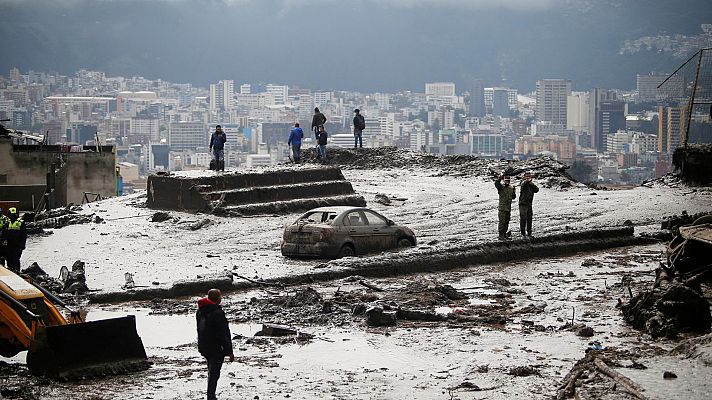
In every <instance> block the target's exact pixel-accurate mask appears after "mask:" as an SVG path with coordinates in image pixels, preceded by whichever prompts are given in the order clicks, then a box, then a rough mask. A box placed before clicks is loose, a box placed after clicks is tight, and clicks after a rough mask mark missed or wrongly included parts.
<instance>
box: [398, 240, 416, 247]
mask: <svg viewBox="0 0 712 400" xmlns="http://www.w3.org/2000/svg"><path fill="white" fill-rule="evenodd" d="M412 245H413V242H412V241H411V240H410V239H408V238H400V239H398V247H399V248H401V247H410V246H412Z"/></svg>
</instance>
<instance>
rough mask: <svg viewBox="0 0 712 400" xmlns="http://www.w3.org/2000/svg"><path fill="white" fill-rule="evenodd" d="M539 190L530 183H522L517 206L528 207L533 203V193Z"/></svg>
mask: <svg viewBox="0 0 712 400" xmlns="http://www.w3.org/2000/svg"><path fill="white" fill-rule="evenodd" d="M538 191H539V188H538V187H537V186H536V185H535V184H533V183H532V182H527V181H523V182H522V187H521V188H520V189H519V205H520V206H530V205H532V201H534V193H536V192H538Z"/></svg>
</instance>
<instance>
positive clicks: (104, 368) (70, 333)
mask: <svg viewBox="0 0 712 400" xmlns="http://www.w3.org/2000/svg"><path fill="white" fill-rule="evenodd" d="M148 367H149V362H148V360H147V358H146V351H145V350H144V348H143V342H142V341H141V338H140V337H139V336H138V333H137V332H136V318H135V317H134V316H133V315H129V316H126V317H121V318H111V319H104V320H99V321H91V322H83V323H77V324H68V325H56V326H47V327H44V326H42V327H38V329H37V333H36V335H35V339H34V340H33V341H32V343H31V345H30V348H29V350H28V352H27V368H28V369H29V370H30V372H31V373H32V374H34V375H44V376H48V377H52V378H57V379H81V378H89V377H99V376H105V375H114V374H121V373H125V372H130V371H138V370H144V369H147V368H148Z"/></svg>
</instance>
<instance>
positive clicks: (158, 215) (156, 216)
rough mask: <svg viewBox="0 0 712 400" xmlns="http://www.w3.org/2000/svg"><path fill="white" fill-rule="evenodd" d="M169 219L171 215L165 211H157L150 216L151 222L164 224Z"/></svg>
mask: <svg viewBox="0 0 712 400" xmlns="http://www.w3.org/2000/svg"><path fill="white" fill-rule="evenodd" d="M169 219H171V215H170V214H169V213H167V212H165V211H157V212H155V213H153V215H152V216H151V222H164V221H168V220H169Z"/></svg>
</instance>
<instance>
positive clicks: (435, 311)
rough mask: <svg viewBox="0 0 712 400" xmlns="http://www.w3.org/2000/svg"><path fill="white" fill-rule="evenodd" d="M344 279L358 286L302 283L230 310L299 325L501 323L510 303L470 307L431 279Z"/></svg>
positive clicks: (240, 317) (242, 316) (501, 300)
mask: <svg viewBox="0 0 712 400" xmlns="http://www.w3.org/2000/svg"><path fill="white" fill-rule="evenodd" d="M345 283H346V284H357V285H360V286H362V288H361V289H358V288H357V289H353V290H349V291H342V290H341V289H339V290H337V291H336V292H335V293H334V294H333V295H332V296H330V297H326V296H324V295H322V294H321V293H319V292H318V291H316V290H314V289H313V288H311V287H306V288H304V289H300V290H298V291H296V292H294V293H292V294H289V295H278V296H271V297H266V298H259V299H258V298H252V299H251V300H250V302H249V304H245V305H238V306H236V307H235V308H233V309H230V310H229V313H230V314H231V315H234V316H235V320H236V321H237V322H243V321H254V320H262V321H265V322H267V323H276V324H285V325H291V324H295V325H301V326H305V325H326V324H328V325H335V326H348V325H352V324H362V323H363V324H365V325H367V326H370V327H381V326H394V325H400V324H401V323H406V324H414V323H415V324H417V323H443V322H446V323H464V324H487V325H503V324H506V322H507V318H508V317H509V315H510V314H511V302H510V300H509V299H508V298H507V296H504V295H502V296H497V297H495V298H493V299H492V302H491V303H489V304H478V305H473V304H470V302H469V296H468V295H467V294H465V293H463V292H462V291H459V290H457V289H455V288H453V287H452V286H450V285H441V284H437V283H434V282H426V281H423V282H421V281H417V282H408V283H407V284H405V285H398V286H397V287H383V288H382V287H378V286H376V285H374V284H372V283H370V282H367V281H365V280H364V278H363V277H360V276H352V277H349V278H346V280H345Z"/></svg>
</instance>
